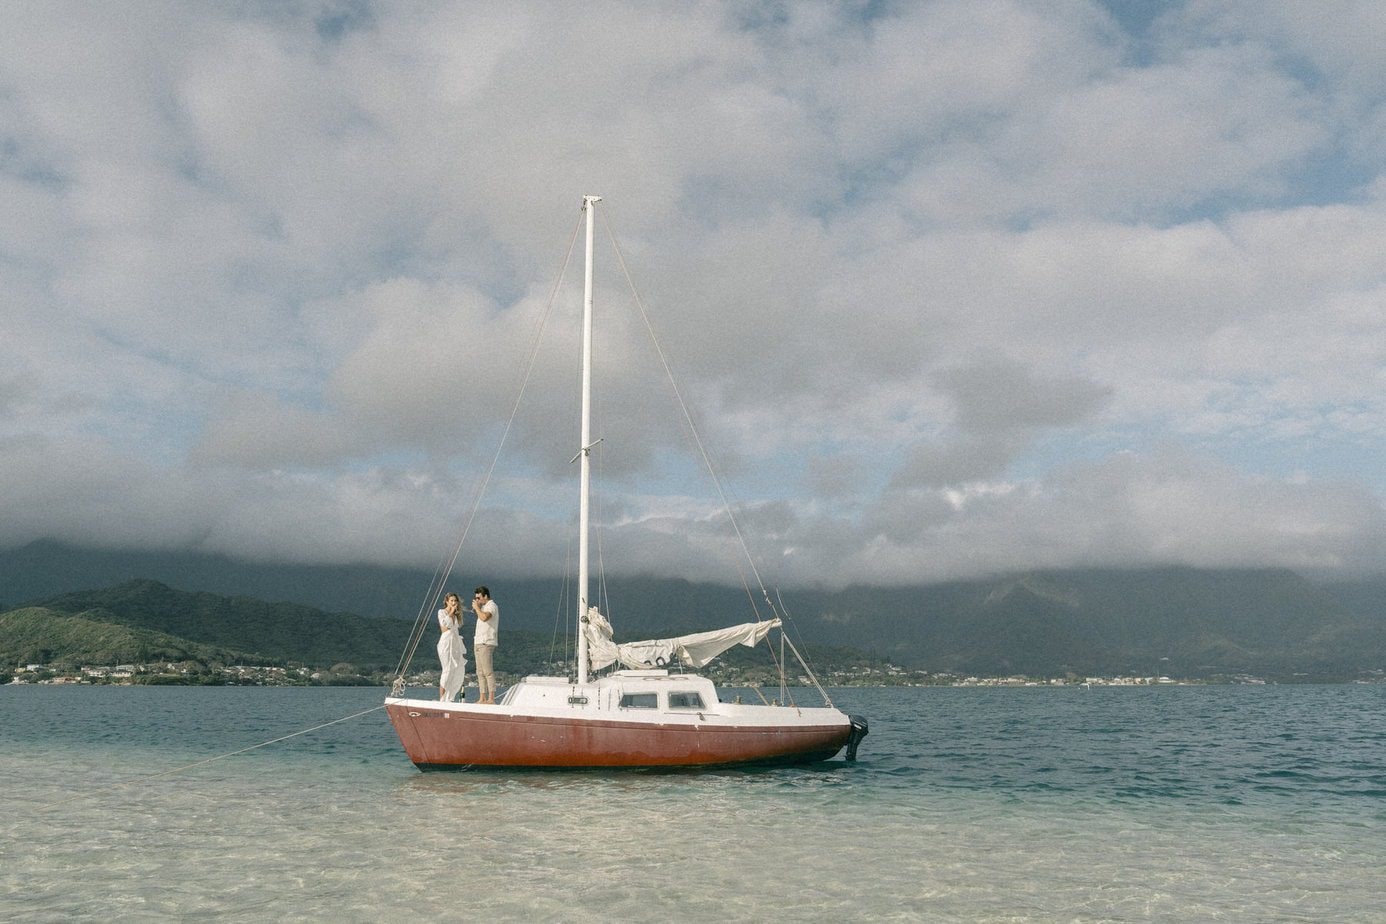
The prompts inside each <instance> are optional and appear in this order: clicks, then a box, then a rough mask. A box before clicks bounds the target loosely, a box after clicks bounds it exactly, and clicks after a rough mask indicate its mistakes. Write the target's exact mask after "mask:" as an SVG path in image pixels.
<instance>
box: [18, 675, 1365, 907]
mask: <svg viewBox="0 0 1386 924" xmlns="http://www.w3.org/2000/svg"><path fill="white" fill-rule="evenodd" d="M833 692H834V697H835V699H836V701H837V704H838V705H839V706H840V707H842V708H843V710H844V711H847V712H859V713H863V714H865V715H866V716H867V717H868V718H869V720H870V722H871V734H870V736H869V737H867V739H866V740H865V742H864V743H863V745H862V749H861V759H860V760H859V761H858V762H857V763H856V764H847V763H844V762H842V761H841V760H838V761H833V762H830V763H827V764H823V765H819V766H817V767H813V768H781V769H771V770H761V771H710V772H701V773H640V772H634V773H632V772H626V773H595V772H578V773H549V772H526V773H497V772H470V773H429V774H424V773H420V772H418V771H417V770H415V769H414V767H413V766H412V765H411V764H410V763H409V762H408V760H407V759H406V758H405V757H404V754H403V752H402V750H401V749H400V747H399V744H398V740H397V739H396V738H395V736H394V732H393V731H392V730H391V728H390V726H389V723H388V721H387V720H386V718H385V715H384V713H383V712H380V711H376V712H372V713H370V714H368V715H365V716H362V717H360V718H356V719H353V720H351V721H349V722H345V723H342V724H339V725H334V726H331V727H329V728H325V729H321V730H319V731H317V732H314V733H312V734H309V735H304V736H301V737H297V738H294V739H292V740H290V741H286V742H282V743H280V744H275V745H272V746H270V747H267V748H262V749H259V750H255V751H251V752H248V753H245V754H241V755H238V756H235V757H231V758H228V759H225V760H219V761H216V762H213V763H209V764H204V765H202V766H198V767H194V768H192V769H190V770H186V771H183V772H179V773H173V774H169V775H166V776H161V777H158V778H155V779H152V780H148V781H145V782H140V783H135V784H133V785H121V784H123V783H126V782H127V781H129V780H131V779H133V778H137V777H140V776H143V775H146V774H153V773H159V772H161V771H165V770H169V769H172V768H175V767H179V766H182V765H185V764H189V763H193V762H195V761H199V760H202V759H204V758H207V757H212V756H214V755H217V754H222V753H225V752H228V751H232V750H235V749H238V748H242V747H247V746H250V745H253V744H257V743H259V742H261V741H265V740H267V739H270V738H274V737H278V736H280V735H284V734H288V733H290V732H294V731H297V730H299V729H302V728H306V727H309V726H313V725H317V724H319V723H322V722H327V721H330V720H332V719H336V718H339V717H341V716H345V715H349V714H351V713H354V712H359V711H361V710H363V709H370V708H371V707H373V706H375V705H378V704H379V702H380V700H381V698H382V695H383V691H380V690H375V689H363V688H317V689H313V688H298V689H295V688H287V689H286V688H278V689H265V688H171V687H165V688H158V687H35V686H14V685H11V686H7V687H0V780H3V781H4V782H3V788H2V790H0V791H2V792H3V795H0V809H3V819H4V821H3V823H0V920H6V921H68V920H80V919H96V918H100V919H110V920H182V919H187V918H193V917H208V918H214V919H217V920H229V921H262V920H267V919H274V920H280V921H296V920H326V919H331V920H342V921H380V920H406V921H434V920H459V921H462V920H472V919H479V920H500V921H508V920H526V921H529V920H540V921H598V920H602V921H653V920H672V921H760V920H769V919H772V918H773V919H786V920H796V921H839V920H898V921H1258V922H1261V921H1386V686H1317V687H1315V686H1303V687H1299V686H1295V687H1166V688H1096V689H1092V690H1082V689H1079V688H1071V689H937V688H935V689H849V690H838V691H833Z"/></svg>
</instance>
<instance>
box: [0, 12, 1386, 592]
mask: <svg viewBox="0 0 1386 924" xmlns="http://www.w3.org/2000/svg"><path fill="white" fill-rule="evenodd" d="M9 24H10V25H11V26H12V27H11V28H7V29H6V30H5V33H4V34H3V35H0V196H3V197H4V199H5V202H6V206H7V207H6V209H5V210H3V212H0V286H3V288H4V291H5V292H6V293H7V304H6V308H5V310H4V312H3V314H2V315H0V324H3V331H2V333H3V336H0V466H3V467H0V481H3V483H4V484H5V489H4V491H5V493H4V494H3V495H0V499H3V501H4V506H3V508H2V509H0V542H3V543H7V544H16V543H21V542H25V541H28V540H31V539H36V538H42V537H44V536H53V537H57V538H65V539H70V540H74V541H80V540H83V539H89V540H91V541H97V542H101V543H104V544H108V545H120V544H122V543H125V544H134V545H141V544H149V545H155V546H159V547H179V546H195V547H198V548H205V549H210V550H214V551H226V552H230V553H236V554H249V555H254V556H257V557H276V556H278V557H287V558H294V557H301V558H304V559H307V560H315V561H323V560H333V561H345V560H357V559H376V560H384V561H390V562H414V563H425V564H431V563H432V561H433V560H434V559H435V557H436V555H437V554H438V553H439V552H438V549H439V548H440V547H441V546H438V547H431V546H432V545H433V543H435V542H441V545H446V544H447V543H448V542H449V539H448V538H447V537H448V536H449V534H450V530H451V529H452V528H453V526H454V525H455V524H456V523H457V521H458V519H459V518H460V517H462V516H463V515H464V514H465V511H466V510H467V509H468V505H469V504H470V501H471V497H472V495H471V494H470V493H469V492H470V491H471V489H472V486H473V485H475V484H476V483H477V481H478V480H479V478H480V477H481V475H482V474H483V473H484V471H485V470H486V469H487V467H488V466H489V464H490V462H491V460H492V458H493V456H494V454H495V452H496V446H497V441H498V440H499V437H500V435H501V431H502V430H503V428H504V426H505V423H506V421H507V420H508V419H509V414H510V411H511V408H512V405H513V402H514V397H515V389H516V387H517V386H518V383H519V381H520V380H521V378H522V377H523V375H524V372H525V362H526V358H527V356H528V351H529V349H530V347H531V345H532V344H534V343H535V339H534V338H535V332H536V329H537V328H536V323H537V321H538V318H539V316H540V315H541V314H542V312H543V309H544V306H545V304H546V303H547V300H548V297H549V293H550V290H551V287H552V286H553V284H554V281H555V274H556V273H557V272H558V269H559V263H560V260H561V258H562V256H563V253H564V250H565V248H566V246H567V244H568V241H569V235H570V234H571V233H572V232H573V230H574V226H575V225H574V223H575V222H576V221H577V219H578V213H577V208H578V204H579V197H580V196H581V195H582V194H583V193H597V194H601V195H605V196H606V197H607V201H606V202H605V203H604V206H603V207H604V209H605V211H604V214H605V215H606V216H607V217H608V218H609V219H610V221H611V224H612V225H613V226H614V228H615V230H616V232H617V234H618V235H619V237H620V240H621V244H622V247H623V251H624V253H625V255H626V257H627V259H628V261H629V264H630V267H631V270H632V272H633V274H634V278H635V282H636V284H637V286H638V287H639V289H640V291H641V294H642V296H643V297H644V299H645V304H646V307H648V308H649V309H650V314H651V321H652V323H653V324H654V326H655V328H656V330H657V331H658V333H659V335H660V337H661V341H662V343H663V344H664V346H665V347H666V349H667V352H668V355H669V359H670V363H671V365H672V369H673V372H674V374H675V376H676V378H677V380H678V381H679V384H680V386H681V388H682V389H683V391H684V394H685V396H686V397H687V398H689V399H690V402H691V404H692V405H693V409H694V413H695V418H696V419H697V421H698V422H699V424H700V426H701V427H702V430H703V435H704V438H705V442H706V444H707V445H708V446H709V447H710V449H711V451H712V454H713V456H714V458H715V459H716V461H717V462H718V463H719V465H720V466H721V467H722V469H723V471H724V472H725V473H727V474H728V475H729V476H730V477H729V478H728V482H729V485H730V487H731V488H732V489H733V494H734V496H736V497H739V498H741V499H742V500H743V501H744V506H743V508H742V509H743V511H744V513H745V516H746V518H747V520H748V525H752V524H753V525H754V526H756V527H758V528H760V529H761V530H763V532H764V534H765V535H764V538H765V542H764V544H763V545H761V546H758V547H757V548H758V550H759V553H760V554H762V555H764V556H766V558H767V559H768V561H767V564H768V565H769V566H771V567H772V568H780V569H782V570H783V572H784V573H785V575H786V579H792V580H799V581H809V580H835V579H840V580H846V579H853V578H858V577H860V578H861V579H870V580H880V581H892V582H895V581H908V580H912V579H919V578H927V579H939V578H943V577H948V576H959V575H964V574H976V573H982V572H985V571H988V570H1006V569H1011V568H1021V567H1037V566H1044V565H1048V564H1052V565H1059V564H1084V563H1117V562H1119V563H1123V564H1139V563H1141V562H1151V563H1154V562H1160V563H1165V562H1169V561H1179V562H1185V563H1189V564H1210V565H1211V564H1255V563H1267V564H1287V565H1291V566H1296V567H1315V568H1318V567H1325V568H1328V567H1342V568H1363V567H1369V566H1370V565H1371V562H1373V561H1374V560H1376V559H1374V558H1373V556H1374V555H1375V554H1376V553H1378V552H1379V551H1380V542H1381V536H1380V532H1381V522H1380V521H1381V497H1382V496H1383V493H1386V466H1382V465H1381V464H1380V463H1379V462H1372V461H1371V460H1372V459H1375V458H1379V456H1380V453H1379V452H1377V450H1378V449H1379V447H1380V445H1381V441H1382V439H1383V437H1386V404H1384V403H1383V398H1382V395H1386V389H1383V387H1382V386H1383V385H1386V381H1383V375H1386V373H1383V369H1386V340H1384V339H1383V334H1382V331H1383V330H1386V328H1384V327H1383V325H1382V323H1381V322H1382V320H1383V318H1386V257H1384V256H1383V254H1386V251H1384V250H1383V248H1382V247H1381V245H1380V242H1381V240H1382V239H1383V236H1384V235H1383V232H1386V179H1383V177H1386V170H1383V164H1384V163H1386V144H1383V139H1386V132H1384V131H1383V130H1382V126H1383V125H1386V116H1383V112H1386V105H1384V104H1386V92H1383V90H1382V89H1381V88H1382V86H1383V84H1382V82H1381V81H1380V80H1379V79H1377V78H1378V77H1379V76H1380V75H1381V73H1382V68H1383V65H1382V63H1381V60H1382V59H1381V56H1380V55H1379V54H1377V53H1376V47H1377V46H1378V45H1379V44H1380V43H1379V42H1374V41H1373V37H1374V36H1377V35H1378V34H1379V33H1380V32H1381V30H1382V28H1383V20H1382V17H1381V14H1380V13H1379V12H1378V11H1377V8H1376V7H1375V6H1374V5H1371V4H1356V5H1352V4H1349V5H1346V6H1344V7H1343V8H1342V9H1340V11H1339V13H1338V14H1337V15H1335V16H1333V17H1326V16H1323V15H1320V14H1319V13H1318V12H1317V11H1316V9H1315V7H1314V6H1313V5H1309V4H1299V3H1294V2H1288V0H1287V2H1274V3H1266V4H1258V5H1257V6H1256V9H1255V12H1254V13H1253V12H1251V10H1250V8H1249V7H1235V6H1233V7H1229V6H1227V5H1225V4H1207V3H1203V2H1201V0H1190V2H1187V3H1178V2H1174V3H1170V4H1168V5H1167V8H1166V10H1165V12H1164V13H1163V15H1160V16H1158V17H1157V18H1156V19H1155V20H1154V22H1153V24H1152V25H1151V27H1150V29H1149V32H1148V34H1145V35H1142V36H1132V35H1127V34H1125V33H1123V31H1122V29H1121V27H1120V25H1119V22H1118V20H1117V19H1116V18H1114V17H1113V16H1111V15H1109V13H1108V12H1107V11H1106V9H1105V8H1104V7H1103V6H1102V5H1100V4H1096V3H1089V2H1080V0H1072V2H1067V0H1065V2H1054V3H1051V4H1045V5H1044V6H1043V7H1042V8H1041V7H1037V6H1035V5H1032V4H1023V3H1016V2H1005V0H985V2H936V3H927V4H910V5H905V6H901V7H898V8H893V7H888V8H885V9H875V8H869V9H868V8H858V7H853V6H838V5H826V4H825V5H794V6H789V7H783V8H781V7H774V8H772V7H768V6H766V7H762V6H755V5H748V6H736V7H718V6H696V5H695V6H691V7H685V6H660V7H649V6H646V5H640V4H631V3H619V2H608V3H600V4H595V5H593V4H589V5H585V6H581V7H570V6H566V5H538V4H536V5H523V6H516V5H510V6H488V5H477V4H465V3H460V4H418V5H410V4H392V5H376V6H371V5H361V6H357V7H352V8H350V9H347V8H343V7H340V6H338V5H336V4H331V3H321V4H314V3H309V4H300V5H294V6H292V7H284V8H279V7H270V8H264V9H258V8H236V9H234V10H226V9H217V8H213V7H208V6H205V5H202V4H195V3H169V4H166V5H164V6H162V7H159V8H152V7H151V8H133V9H128V10H127V9H122V10H120V11H119V12H115V11H111V10H107V11H104V12H103V11H101V10H91V9H87V8H85V7H71V6H67V5H64V4H61V3H47V4H45V3H37V4H29V5H26V6H25V7H24V8H23V10H17V11H15V13H14V16H13V17H12V23H9ZM601 229H602V230H601V234H602V242H601V245H600V247H599V251H598V253H599V259H600V261H601V262H600V265H599V270H600V274H599V277H598V286H597V298H598V302H599V306H600V307H601V308H602V309H603V310H606V309H618V310H620V311H621V312H622V313H623V316H624V318H625V321H624V322H622V324H620V325H618V324H615V323H613V322H611V321H609V320H603V321H602V322H601V323H600V324H599V328H598V343H599V346H600V348H601V360H602V368H603V370H606V371H615V372H617V373H619V374H618V375H616V376H615V377H610V376H608V377H606V378H604V379H603V380H602V386H601V391H600V393H599V400H598V411H599V418H600V423H599V430H600V433H599V435H601V436H602V437H603V440H604V442H603V448H602V462H603V465H604V468H603V470H602V473H601V479H600V480H601V481H602V482H603V484H605V485H607V486H609V487H610V488H612V489H615V488H618V487H619V488H621V489H624V490H629V491H630V492H632V496H631V497H630V498H629V499H628V500H627V501H626V502H625V503H624V504H623V505H619V506H618V505H617V504H616V502H615V501H614V500H613V501H611V506H610V507H609V508H608V513H609V515H610V517H611V519H612V521H613V525H612V526H611V531H610V535H609V539H610V543H611V545H610V547H609V549H610V551H611V552H612V553H613V554H612V555H611V556H610V557H609V558H608V562H609V564H610V565H611V566H612V567H614V568H618V569H620V570H642V569H644V570H654V571H665V572H676V573H687V574H689V575H690V576H701V577H706V576H714V575H715V574H716V573H717V571H718V569H719V568H723V569H724V568H725V566H724V559H725V557H726V554H727V551H728V550H727V543H728V541H729V540H728V539H727V537H726V535H725V529H724V525H719V517H718V516H716V515H715V510H716V507H717V504H716V503H715V497H713V496H708V497H706V498H703V499H701V500H699V499H696V498H695V497H693V496H691V495H690V494H689V492H690V490H691V488H690V487H689V485H687V484H683V483H681V482H683V481H684V479H683V478H682V476H683V475H684V474H685V473H686V472H688V471H691V470H693V469H694V468H695V466H693V465H691V464H690V463H689V462H687V461H679V460H676V456H679V454H683V456H679V458H680V459H681V458H683V457H684V456H686V454H687V453H686V450H687V447H688V440H687V436H686V434H685V433H684V430H683V426H682V423H681V421H680V414H679V410H678V407H677V404H676V403H675V402H674V401H673V400H672V398H668V397H660V398H659V399H658V400H657V401H655V402H651V401H649V400H647V399H649V398H650V397H651V396H653V395H655V394H656V393H659V392H661V390H662V389H663V385H662V382H663V379H664V370H663V369H662V367H661V365H660V363H659V361H658V359H657V358H656V357H654V356H653V355H652V354H650V352H649V350H648V348H647V346H646V342H645V341H646V336H645V333H644V331H643V325H642V324H641V322H640V321H639V319H638V317H637V316H635V315H634V314H633V313H631V311H630V307H629V298H628V296H627V295H626V293H625V282H624V279H623V278H622V276H621V274H620V271H619V269H618V267H617V266H616V264H615V263H614V261H613V260H612V255H611V254H610V252H609V250H608V249H607V247H606V243H605V224H603V225H602V226H601ZM579 273H580V260H577V261H575V262H574V263H573V264H572V265H571V266H570V267H569V269H568V274H567V277H566V285H565V286H564V288H563V290H562V293H561V297H560V299H559V301H558V303H557V305H556V306H555V309H554V315H553V317H552V318H551V320H550V323H549V326H548V327H546V328H545V332H544V335H543V337H542V338H541V339H540V340H539V341H538V350H537V352H536V353H535V359H534V367H533V372H532V378H531V381H530V385H529V389H528V390H527V392H526V395H525V401H524V402H523V403H522V405H521V407H520V413H519V414H518V415H517V416H516V418H515V425H514V428H513V429H512V431H511V433H510V437H509V441H508V443H507V446H506V449H505V452H504V453H503V454H502V459H501V461H502V462H503V463H505V467H503V468H502V471H503V472H504V473H505V474H506V477H505V478H502V477H500V476H498V478H497V480H496V481H495V482H494V490H495V492H496V493H495V494H494V495H493V496H489V497H488V500H487V505H486V509H487V510H488V511H489V512H488V513H487V515H486V517H485V520H484V522H485V523H486V524H489V526H488V527H487V528H489V529H491V530H493V532H492V533H491V536H492V537H500V540H501V541H500V545H501V546H503V547H504V548H505V550H506V553H505V556H504V558H503V559H502V558H498V559H497V564H503V563H505V562H510V563H513V562H516V561H531V562H534V564H533V566H532V567H533V568H534V569H535V570H538V571H546V570H552V569H554V568H556V567H557V564H556V563H557V562H559V561H560V560H561V559H562V558H563V557H564V548H565V546H566V539H562V536H564V535H566V532H567V531H568V522H567V521H568V519H569V518H570V511H568V509H567V507H568V506H570V501H569V500H568V497H569V495H570V494H571V485H570V484H569V482H568V479H569V478H570V466H569V465H568V459H569V458H570V457H571V456H572V454H573V452H575V451H576V446H575V443H576V439H577V437H576V425H575V424H574V423H573V422H572V416H573V412H574V409H575V398H573V397H572V395H571V393H570V392H569V391H568V389H569V388H570V386H572V385H573V383H574V381H575V379H576V356H575V344H574V343H573V341H572V338H571V336H570V332H571V331H572V329H573V325H574V311H575V308H576V304H575V283H576V279H577V276H578V274H579ZM602 317H603V318H604V319H606V318H609V317H610V315H608V314H603V315H602ZM1172 445H1174V446H1185V447H1187V448H1185V449H1180V450H1174V449H1170V448H1168V447H1169V446H1172ZM1123 448H1130V449H1133V450H1134V453H1133V454H1130V455H1125V454H1121V453H1120V450H1121V449H1123ZM694 454H695V455H696V452H695V453H694ZM1364 460H1365V461H1364ZM693 480H694V482H695V483H696V482H697V479H696V478H695V479H693ZM714 493H715V492H714ZM482 525H483V524H482V523H479V524H478V528H481V527H482ZM440 536H441V537H443V538H442V539H441V540H439V538H438V537H440ZM752 539H753V540H754V537H752ZM752 544H753V546H755V542H754V541H753V542H752ZM777 549H778V550H780V551H775V550H777ZM787 549H792V550H793V551H792V552H785V553H784V554H781V553H782V552H783V550H787ZM622 555H624V556H625V560H624V561H620V558H621V556H622ZM518 570H523V569H518ZM723 576H724V577H731V575H730V574H728V573H727V572H725V570H724V571H723Z"/></svg>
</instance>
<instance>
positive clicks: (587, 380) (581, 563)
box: [577, 196, 602, 683]
mask: <svg viewBox="0 0 1386 924" xmlns="http://www.w3.org/2000/svg"><path fill="white" fill-rule="evenodd" d="M600 201H602V197H601V196H583V197H582V210H583V211H584V212H586V213H587V265H586V273H585V275H584V277H583V283H582V452H581V453H580V455H581V457H582V459H581V461H582V498H581V500H580V501H579V503H578V601H577V602H578V622H577V662H578V683H586V682H587V636H586V635H584V634H583V631H582V625H583V620H584V619H585V618H586V616H587V606H588V603H587V521H588V494H589V493H590V491H591V485H592V464H591V459H590V456H591V454H592V225H593V217H594V216H595V215H596V211H597V203H598V202H600Z"/></svg>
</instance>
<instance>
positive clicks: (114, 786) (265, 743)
mask: <svg viewBox="0 0 1386 924" xmlns="http://www.w3.org/2000/svg"><path fill="white" fill-rule="evenodd" d="M384 708H385V706H384V705H383V704H382V705H379V706H372V707H371V708H369V709H364V710H362V711H361V712H357V713H354V714H352V715H346V716H342V717H341V718H340V719H333V720H332V721H331V722H323V723H322V724H321V725H314V726H313V727H312V728H305V729H303V730H302V731H296V732H293V733H292V734H288V735H280V736H279V737H278V738H271V739H270V740H269V741H262V742H260V743H259V744H252V745H251V746H250V747H245V748H240V749H239V750H235V751H228V752H227V753H225V754H218V755H216V756H215V757H208V758H205V759H203V760H198V761H194V762H193V763H190V764H184V765H183V766H181V767H174V768H172V769H171V770H160V771H159V772H158V773H149V774H146V775H144V776H137V777H135V778H134V779H130V780H125V781H124V782H120V783H112V784H110V785H109V786H103V787H100V788H98V789H94V790H88V792H89V793H100V792H104V791H106V790H111V789H123V788H124V787H126V786H134V785H135V784H136V783H147V782H149V781H150V780H157V779H158V778H159V777H161V776H171V775H172V774H175V773H182V772H183V771H185V770H192V769H193V768H195V767H202V766H205V765H207V764H210V763H215V762H216V761H218V760H225V759H226V758H228V757H235V756H236V755H237V754H244V753H246V752H247V751H254V750H258V749H260V748H264V747H269V746H270V745H271V744H278V743H279V742H281V741H288V740H289V739H290V738H297V737H298V736H299V735H306V734H308V733H309V732H315V731H317V730H318V729H321V728H327V727H328V726H329V725H339V724H341V723H342V722H348V721H350V720H352V719H359V718H360V717H361V716H363V715H370V714H371V713H372V712H375V711H377V710H379V709H384ZM71 801H72V797H71V796H68V797H66V798H63V799H61V800H59V801H57V802H49V803H48V804H46V805H40V806H39V807H38V808H39V810H40V811H42V810H44V809H49V808H52V807H53V806H55V805H66V804H67V803H69V802H71Z"/></svg>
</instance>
